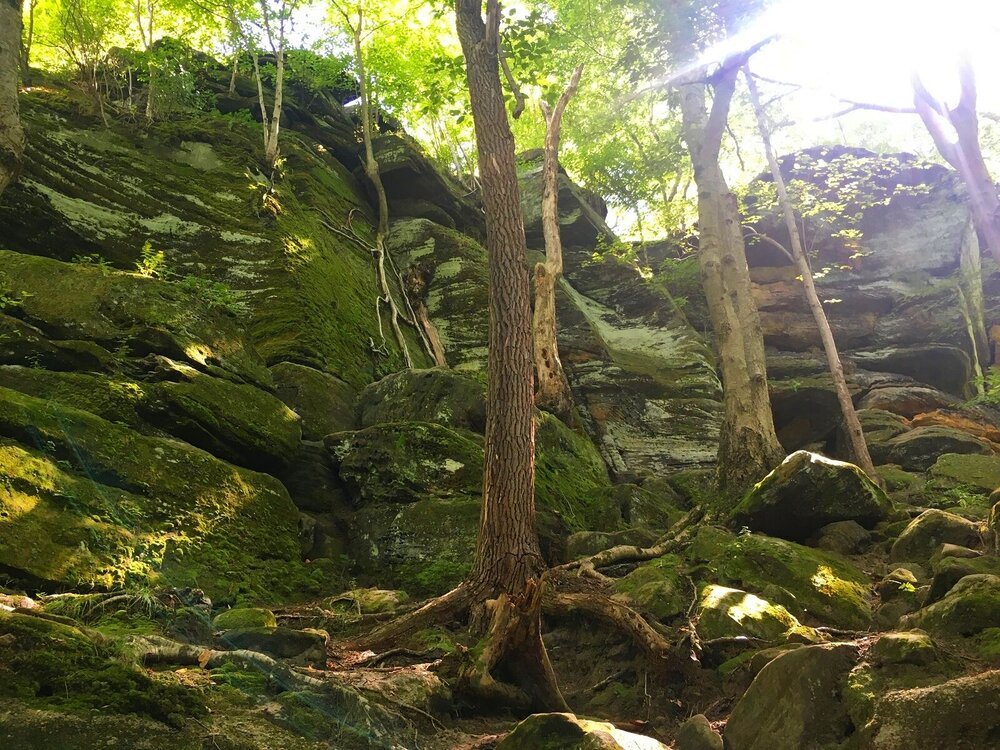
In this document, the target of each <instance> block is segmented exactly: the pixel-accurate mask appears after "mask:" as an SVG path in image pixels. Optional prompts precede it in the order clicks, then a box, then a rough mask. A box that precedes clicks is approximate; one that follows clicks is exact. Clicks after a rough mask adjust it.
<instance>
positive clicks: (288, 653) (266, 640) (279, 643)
mask: <svg viewBox="0 0 1000 750" xmlns="http://www.w3.org/2000/svg"><path fill="white" fill-rule="evenodd" d="M221 640H222V641H223V643H225V644H226V646H227V647H228V648H234V649H243V650H247V651H259V652H260V653H262V654H267V655H268V656H273V657H274V658H275V659H294V660H295V661H296V662H297V663H300V664H313V663H323V662H324V661H325V659H326V642H327V635H326V633H325V632H323V631H321V630H311V629H306V630H296V629H293V628H284V627H248V628H232V629H230V630H227V631H226V632H225V633H223V634H222V636H221Z"/></svg>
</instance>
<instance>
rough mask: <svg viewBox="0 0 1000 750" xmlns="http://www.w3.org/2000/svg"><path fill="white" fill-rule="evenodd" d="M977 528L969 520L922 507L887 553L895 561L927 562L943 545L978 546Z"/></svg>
mask: <svg viewBox="0 0 1000 750" xmlns="http://www.w3.org/2000/svg"><path fill="white" fill-rule="evenodd" d="M980 542H981V540H980V536H979V528H978V527H977V526H976V524H974V523H973V522H972V521H969V520H967V519H965V518H962V517H961V516H957V515H955V514H953V513H947V512H945V511H943V510H937V509H934V508H932V509H930V510H925V511H924V512H923V513H921V514H920V515H919V516H917V517H916V518H914V519H913V520H912V521H911V522H910V523H909V525H907V527H906V528H905V529H904V530H903V533H901V534H900V535H899V538H897V539H896V541H895V542H894V543H893V545H892V550H891V551H890V553H889V557H890V559H891V560H893V561H895V562H904V561H914V562H921V563H927V562H928V561H929V560H930V559H931V556H933V554H934V553H935V552H937V551H938V549H939V548H940V546H941V545H942V544H946V543H947V544H960V545H962V546H966V547H969V546H971V547H976V546H979V544H980Z"/></svg>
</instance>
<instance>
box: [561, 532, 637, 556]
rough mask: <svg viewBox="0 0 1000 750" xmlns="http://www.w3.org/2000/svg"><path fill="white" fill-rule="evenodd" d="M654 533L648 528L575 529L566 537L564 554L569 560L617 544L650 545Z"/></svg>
mask: <svg viewBox="0 0 1000 750" xmlns="http://www.w3.org/2000/svg"><path fill="white" fill-rule="evenodd" d="M655 542H656V534H654V533H653V532H651V531H649V530H648V529H636V528H631V529H623V530H621V531H577V532H574V533H573V534H570V535H569V538H567V539H566V556H567V557H568V558H569V559H571V560H578V559H579V558H581V557H586V556H588V555H593V554H596V553H598V552H601V551H602V550H606V549H611V548H612V547H617V546H619V545H623V544H624V545H628V546H630V547H639V548H645V547H651V546H653V544H654V543H655Z"/></svg>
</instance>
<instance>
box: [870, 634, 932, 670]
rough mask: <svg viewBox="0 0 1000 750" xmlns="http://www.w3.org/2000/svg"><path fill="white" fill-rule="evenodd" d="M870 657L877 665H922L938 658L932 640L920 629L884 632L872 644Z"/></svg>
mask: <svg viewBox="0 0 1000 750" xmlns="http://www.w3.org/2000/svg"><path fill="white" fill-rule="evenodd" d="M871 659H872V660H873V661H874V663H875V664H876V665H878V666H888V665H892V664H913V665H915V666H924V665H925V664H930V663H931V662H934V661H936V660H937V659H938V653H937V649H936V648H935V647H934V641H932V640H931V637H930V636H929V635H927V633H925V632H923V631H922V630H908V631H902V632H896V633H885V634H884V635H882V637H881V638H879V639H878V640H877V641H875V643H874V644H873V645H872V650H871Z"/></svg>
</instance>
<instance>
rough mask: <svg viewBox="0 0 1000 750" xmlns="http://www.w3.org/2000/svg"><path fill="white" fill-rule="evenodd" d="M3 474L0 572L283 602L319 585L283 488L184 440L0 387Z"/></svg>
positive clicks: (72, 582)
mask: <svg viewBox="0 0 1000 750" xmlns="http://www.w3.org/2000/svg"><path fill="white" fill-rule="evenodd" d="M0 465H2V467H3V469H2V473H3V474H4V475H5V476H6V477H7V483H6V485H5V486H3V487H0V518H3V519H4V523H0V566H3V567H4V568H5V569H6V570H8V571H10V572H13V573H14V574H15V575H17V576H19V577H23V578H25V579H27V580H29V581H36V582H37V581H40V582H46V583H47V584H50V585H60V586H78V587H82V588H114V587H118V586H121V585H122V584H123V583H124V582H125V581H126V580H130V581H136V580H147V581H149V582H155V581H160V582H163V583H167V584H172V585H176V586H185V585H195V586H197V587H199V588H202V589H203V590H204V591H205V592H206V593H207V594H208V595H209V596H211V597H212V598H213V599H218V598H224V597H226V596H234V595H241V594H242V595H248V596H262V595H263V592H264V591H265V590H266V591H267V592H268V595H269V596H270V597H271V598H272V599H280V598H281V597H282V596H288V595H290V594H291V593H292V590H294V589H295V587H297V586H298V585H300V584H306V583H308V582H309V580H310V579H311V577H312V573H307V572H306V571H305V570H303V569H301V568H300V567H299V564H298V562H297V561H298V557H299V542H298V530H297V512H296V510H295V506H294V505H293V504H292V502H291V500H290V499H289V497H288V493H287V492H286V491H285V488H284V487H283V486H282V485H281V483H280V482H278V481H277V480H276V479H273V478H272V477H270V476H268V475H266V474H258V473H256V472H252V471H249V470H246V469H241V468H237V467H235V466H233V465H231V464H228V463H225V462H223V461H220V460H219V459H217V458H214V457H212V456H211V455H209V454H208V453H205V452H204V451H201V450H199V449H197V448H192V447H190V446H188V445H186V444H184V443H180V442H178V441H176V440H168V439H163V438H156V437H147V436H144V435H141V434H139V433H138V432H135V431H134V430H132V429H129V428H128V427H125V426H122V425H118V424H114V423H111V422H108V421H106V420H103V419H101V418H100V417H96V416H94V415H92V414H89V413H87V412H83V411H79V410H76V409H71V408H69V407H64V406H60V405H59V404H57V403H55V402H53V401H45V400H42V399H37V398H34V397H31V396H26V395H24V394H21V393H18V392H16V391H11V390H9V389H6V388H0ZM315 573H316V575H319V576H322V575H323V572H322V571H319V570H316V571H315ZM330 583H333V582H332V581H331V582H330Z"/></svg>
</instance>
